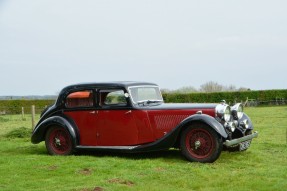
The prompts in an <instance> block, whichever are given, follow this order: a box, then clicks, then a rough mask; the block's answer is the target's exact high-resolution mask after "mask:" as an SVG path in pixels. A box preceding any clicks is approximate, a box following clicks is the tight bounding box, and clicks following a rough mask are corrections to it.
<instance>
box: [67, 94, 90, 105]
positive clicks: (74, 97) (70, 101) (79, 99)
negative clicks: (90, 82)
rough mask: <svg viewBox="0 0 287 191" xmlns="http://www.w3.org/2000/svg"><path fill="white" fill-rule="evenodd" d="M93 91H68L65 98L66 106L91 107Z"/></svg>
mask: <svg viewBox="0 0 287 191" xmlns="http://www.w3.org/2000/svg"><path fill="white" fill-rule="evenodd" d="M92 106H93V91H91V90H84V91H77V92H73V93H70V94H69V95H68V96H67V98H66V107H67V108H77V107H92Z"/></svg>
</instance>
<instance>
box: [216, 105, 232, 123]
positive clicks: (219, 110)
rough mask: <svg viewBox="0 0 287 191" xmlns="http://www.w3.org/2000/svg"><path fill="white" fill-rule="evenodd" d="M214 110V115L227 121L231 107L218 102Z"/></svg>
mask: <svg viewBox="0 0 287 191" xmlns="http://www.w3.org/2000/svg"><path fill="white" fill-rule="evenodd" d="M215 110H216V115H217V116H218V117H219V118H221V119H223V120H224V121H226V122H228V121H229V120H230V115H231V109H230V107H229V105H226V104H219V105H217V106H216V108H215Z"/></svg>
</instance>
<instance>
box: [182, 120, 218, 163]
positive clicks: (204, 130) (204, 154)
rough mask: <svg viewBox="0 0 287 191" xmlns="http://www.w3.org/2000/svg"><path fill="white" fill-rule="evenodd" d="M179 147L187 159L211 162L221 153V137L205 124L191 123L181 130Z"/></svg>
mask: <svg viewBox="0 0 287 191" xmlns="http://www.w3.org/2000/svg"><path fill="white" fill-rule="evenodd" d="M180 147H181V152H182V154H183V155H184V156H185V157H186V158H187V159H188V160H189V161H192V162H202V163H211V162H214V161H215V160H216V159H217V158H218V157H219V156H220V154H221V150H222V138H221V136H220V135H218V133H216V132H215V130H213V129H212V128H211V127H209V126H207V125H204V124H193V125H191V126H189V127H187V128H186V129H185V130H184V131H183V132H182V134H181V139H180Z"/></svg>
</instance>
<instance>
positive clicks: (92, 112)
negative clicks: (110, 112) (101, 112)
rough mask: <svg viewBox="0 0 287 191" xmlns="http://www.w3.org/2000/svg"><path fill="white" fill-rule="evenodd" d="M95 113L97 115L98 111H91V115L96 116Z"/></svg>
mask: <svg viewBox="0 0 287 191" xmlns="http://www.w3.org/2000/svg"><path fill="white" fill-rule="evenodd" d="M95 113H96V111H91V112H90V114H95ZM97 113H98V112H97Z"/></svg>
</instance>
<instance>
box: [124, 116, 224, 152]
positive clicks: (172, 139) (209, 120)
mask: <svg viewBox="0 0 287 191" xmlns="http://www.w3.org/2000/svg"><path fill="white" fill-rule="evenodd" d="M192 122H202V123H205V124H207V125H208V126H209V127H210V128H212V129H214V130H215V131H216V132H217V133H218V134H219V135H221V136H222V137H223V138H225V139H226V138H227V136H228V135H227V133H226V131H225V129H224V127H223V125H222V124H221V123H219V122H218V121H217V120H216V119H215V118H213V117H211V116H209V115H206V114H195V115H192V116H189V117H187V118H186V119H184V120H183V121H182V122H181V123H180V124H179V125H177V126H176V127H175V128H174V129H173V130H172V131H170V132H169V133H168V134H166V135H165V136H164V137H162V138H161V139H159V140H157V141H155V142H153V143H150V144H146V145H141V146H139V147H136V148H135V149H132V150H130V151H128V152H146V151H157V150H164V149H168V148H170V147H173V146H175V144H176V141H177V140H178V137H179V136H180V133H181V132H182V130H184V128H185V127H186V126H187V125H188V124H189V123H192Z"/></svg>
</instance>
